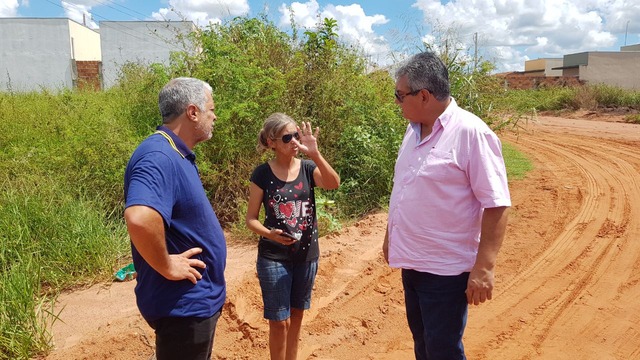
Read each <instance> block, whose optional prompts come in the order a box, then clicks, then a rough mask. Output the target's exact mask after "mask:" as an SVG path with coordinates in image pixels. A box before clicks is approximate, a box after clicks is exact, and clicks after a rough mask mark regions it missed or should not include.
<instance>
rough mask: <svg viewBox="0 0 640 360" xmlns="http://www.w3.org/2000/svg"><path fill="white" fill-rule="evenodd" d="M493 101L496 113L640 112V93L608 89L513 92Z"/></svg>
mask: <svg viewBox="0 0 640 360" xmlns="http://www.w3.org/2000/svg"><path fill="white" fill-rule="evenodd" d="M491 97H492V102H493V104H494V107H495V109H494V110H496V111H497V112H500V113H518V112H519V113H527V112H531V111H554V110H555V111H557V110H578V109H584V110H597V109H604V108H621V107H622V108H630V109H636V110H640V91H630V90H624V89H621V88H618V87H613V86H608V85H585V86H579V87H573V88H569V87H547V88H538V89H530V90H509V91H506V92H505V91H502V92H497V93H493V94H492V95H491Z"/></svg>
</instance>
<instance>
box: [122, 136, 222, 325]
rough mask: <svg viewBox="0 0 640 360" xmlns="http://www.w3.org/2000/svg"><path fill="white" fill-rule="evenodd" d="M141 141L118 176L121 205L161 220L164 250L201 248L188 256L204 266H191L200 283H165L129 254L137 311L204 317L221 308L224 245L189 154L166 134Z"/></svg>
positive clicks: (153, 315) (137, 256) (135, 254)
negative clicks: (156, 215)
mask: <svg viewBox="0 0 640 360" xmlns="http://www.w3.org/2000/svg"><path fill="white" fill-rule="evenodd" d="M158 130H159V131H160V132H161V133H158V132H157V133H155V134H153V135H151V136H149V137H148V138H147V139H145V140H144V141H143V142H142V143H141V144H140V145H139V146H138V148H137V149H136V150H135V151H134V153H133V155H132V156H131V159H130V160H129V163H128V164H127V168H126V170H125V174H124V195H125V207H129V206H133V205H144V206H148V207H150V208H153V209H155V210H156V211H157V212H158V213H159V214H160V215H161V216H162V218H163V219H164V230H165V238H166V244H167V249H168V251H169V253H170V254H179V253H182V252H184V251H186V250H188V249H191V248H193V247H200V248H202V250H203V251H202V253H201V254H198V255H196V256H195V257H194V258H198V259H200V260H202V261H203V262H204V263H205V264H207V268H206V269H204V270H203V269H200V268H197V269H198V270H199V271H200V272H201V273H202V279H201V280H198V282H197V284H195V285H194V284H193V283H191V282H190V281H188V280H181V281H170V280H167V279H165V278H164V277H163V276H162V275H160V274H159V273H158V272H156V271H155V270H154V269H153V268H151V266H149V264H147V262H146V261H145V260H144V259H143V258H142V256H140V254H139V253H138V251H137V250H136V248H135V246H133V243H132V244H131V252H132V255H133V262H134V265H135V268H136V271H137V273H138V275H137V279H136V280H137V284H136V288H135V292H136V299H137V303H138V308H139V309H140V313H141V314H142V316H143V317H144V318H145V319H146V320H147V321H154V320H157V319H159V318H162V317H210V316H212V315H213V314H215V313H216V312H217V311H218V310H220V309H221V308H222V305H223V304H224V301H225V296H226V289H225V280H224V269H225V266H226V259H227V247H226V243H225V239H224V234H223V232H222V228H221V226H220V223H219V222H218V218H217V217H216V214H215V212H214V211H213V208H212V207H211V203H210V202H209V199H208V198H207V195H206V193H205V191H204V188H203V186H202V181H201V180H200V176H199V174H198V168H197V167H196V164H195V154H194V153H193V152H192V151H191V150H189V148H188V147H187V146H186V145H185V144H184V142H183V141H182V140H181V139H180V138H179V137H178V136H176V135H175V134H174V133H173V132H171V130H169V129H167V128H166V127H163V126H160V127H158Z"/></svg>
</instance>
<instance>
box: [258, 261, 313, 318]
mask: <svg viewBox="0 0 640 360" xmlns="http://www.w3.org/2000/svg"><path fill="white" fill-rule="evenodd" d="M256 270H257V271H258V280H260V288H261V289H262V302H263V303H264V318H265V319H268V320H273V321H283V320H286V319H288V318H289V317H290V316H291V308H296V309H302V310H307V309H309V307H310V306H311V290H312V289H313V284H314V282H315V280H316V273H317V272H318V260H313V261H307V262H304V263H299V264H296V263H292V262H288V261H275V260H269V259H265V258H264V257H262V256H258V260H257V261H256Z"/></svg>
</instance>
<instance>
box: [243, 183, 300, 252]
mask: <svg viewBox="0 0 640 360" xmlns="http://www.w3.org/2000/svg"><path fill="white" fill-rule="evenodd" d="M263 195H264V192H263V190H262V189H261V188H260V187H259V186H258V185H256V184H254V183H253V182H252V183H251V186H250V187H249V203H248V204H247V216H246V217H245V223H246V224H247V228H248V229H249V230H251V231H253V232H254V233H256V234H258V235H260V236H262V237H264V238H267V239H271V240H273V241H275V242H279V243H280V244H282V245H291V244H292V243H294V242H295V240H293V239H291V238H289V237H286V236H282V235H280V234H282V230H281V229H267V228H266V227H265V226H264V225H262V223H261V222H260V220H259V219H258V217H259V216H260V207H261V206H262V196H263Z"/></svg>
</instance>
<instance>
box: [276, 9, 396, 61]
mask: <svg viewBox="0 0 640 360" xmlns="http://www.w3.org/2000/svg"><path fill="white" fill-rule="evenodd" d="M279 10H280V13H281V14H282V17H281V19H280V24H281V25H285V26H288V25H290V20H291V17H292V13H293V19H294V22H295V23H296V25H297V26H300V27H302V28H307V29H315V28H316V27H317V24H318V22H319V21H322V20H323V19H324V18H332V19H335V20H336V21H337V24H338V29H337V31H336V32H337V34H338V37H339V39H340V40H342V41H344V42H345V43H347V44H352V45H354V46H357V47H359V48H360V49H361V50H362V51H363V52H364V53H365V54H366V55H368V56H369V57H370V58H371V60H373V61H374V62H377V63H379V64H383V65H384V64H386V63H387V62H388V60H389V59H388V56H389V55H390V53H391V48H390V47H389V44H388V42H387V40H386V39H385V38H384V37H383V36H381V35H378V34H376V32H375V31H374V29H373V27H374V26H376V25H383V24H386V23H387V22H388V21H389V20H388V19H387V18H386V17H385V16H384V15H379V14H376V15H367V14H365V12H364V10H363V9H362V7H361V6H360V5H359V4H355V3H354V4H352V5H347V6H343V5H337V6H336V5H331V4H329V5H326V6H325V7H324V8H323V9H320V5H319V4H318V2H317V1H316V0H310V1H308V2H306V3H300V2H293V3H291V5H289V6H286V5H284V4H283V5H281V6H280V9H279Z"/></svg>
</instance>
